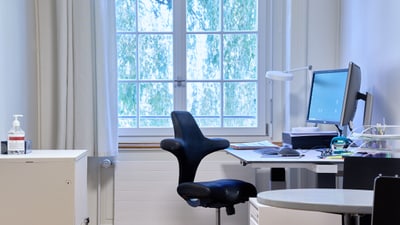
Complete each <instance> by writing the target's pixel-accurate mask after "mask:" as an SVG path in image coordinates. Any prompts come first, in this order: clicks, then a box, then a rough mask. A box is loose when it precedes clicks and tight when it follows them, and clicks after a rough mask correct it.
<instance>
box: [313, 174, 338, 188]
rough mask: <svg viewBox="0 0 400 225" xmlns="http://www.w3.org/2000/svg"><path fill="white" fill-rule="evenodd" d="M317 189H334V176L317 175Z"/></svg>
mask: <svg viewBox="0 0 400 225" xmlns="http://www.w3.org/2000/svg"><path fill="white" fill-rule="evenodd" d="M317 187H318V188H336V174H334V173H317Z"/></svg>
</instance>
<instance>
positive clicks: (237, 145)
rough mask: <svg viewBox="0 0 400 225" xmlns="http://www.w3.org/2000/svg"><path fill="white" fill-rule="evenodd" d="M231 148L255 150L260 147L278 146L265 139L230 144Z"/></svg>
mask: <svg viewBox="0 0 400 225" xmlns="http://www.w3.org/2000/svg"><path fill="white" fill-rule="evenodd" d="M231 148H233V149H236V150H255V149H262V148H279V146H278V145H276V144H274V143H272V142H270V141H267V140H266V141H257V142H246V143H235V144H231Z"/></svg>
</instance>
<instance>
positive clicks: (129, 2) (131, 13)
mask: <svg viewBox="0 0 400 225" xmlns="http://www.w3.org/2000/svg"><path fill="white" fill-rule="evenodd" d="M135 8H136V0H115V17H116V28H117V31H119V32H123V31H125V32H126V31H135V30H136V29H135V21H136V11H135Z"/></svg>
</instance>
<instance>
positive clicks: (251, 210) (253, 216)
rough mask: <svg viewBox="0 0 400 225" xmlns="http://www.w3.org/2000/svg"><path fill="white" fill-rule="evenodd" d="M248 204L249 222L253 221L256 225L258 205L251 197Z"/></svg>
mask: <svg viewBox="0 0 400 225" xmlns="http://www.w3.org/2000/svg"><path fill="white" fill-rule="evenodd" d="M249 202H250V204H249V214H250V224H252V222H253V223H255V224H257V225H258V223H259V217H258V213H259V212H258V206H257V199H255V198H252V199H250V201H249Z"/></svg>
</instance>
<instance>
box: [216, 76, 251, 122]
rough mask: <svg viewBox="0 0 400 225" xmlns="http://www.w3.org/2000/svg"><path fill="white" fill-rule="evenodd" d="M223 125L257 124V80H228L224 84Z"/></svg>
mask: <svg viewBox="0 0 400 225" xmlns="http://www.w3.org/2000/svg"><path fill="white" fill-rule="evenodd" d="M224 99H225V104H224V126H225V127H256V126H257V82H229V83H225V85H224Z"/></svg>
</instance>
